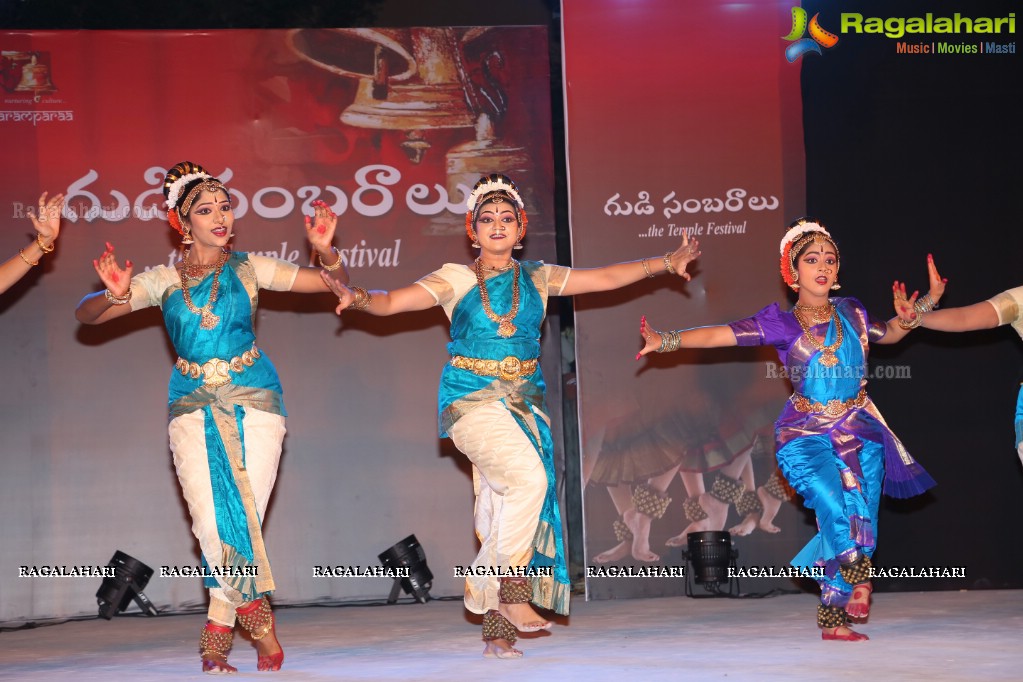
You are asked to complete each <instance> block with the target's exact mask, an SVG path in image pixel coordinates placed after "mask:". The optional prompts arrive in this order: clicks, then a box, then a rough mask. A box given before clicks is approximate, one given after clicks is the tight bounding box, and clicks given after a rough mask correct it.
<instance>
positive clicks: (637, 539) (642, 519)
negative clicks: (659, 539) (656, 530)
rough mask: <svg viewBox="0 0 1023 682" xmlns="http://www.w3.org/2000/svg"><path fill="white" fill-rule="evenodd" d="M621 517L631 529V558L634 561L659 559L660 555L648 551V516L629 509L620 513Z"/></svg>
mask: <svg viewBox="0 0 1023 682" xmlns="http://www.w3.org/2000/svg"><path fill="white" fill-rule="evenodd" d="M622 519H623V520H624V521H625V525H627V526H628V527H629V530H631V531H632V558H633V559H635V560H636V561H660V560H661V557H660V556H658V555H657V554H654V553H653V552H651V551H650V521H651V519H650V517H649V516H647V515H646V514H640V513H639V512H638V511H636V510H635V509H630V510H629V511H627V512H625V514H623V515H622Z"/></svg>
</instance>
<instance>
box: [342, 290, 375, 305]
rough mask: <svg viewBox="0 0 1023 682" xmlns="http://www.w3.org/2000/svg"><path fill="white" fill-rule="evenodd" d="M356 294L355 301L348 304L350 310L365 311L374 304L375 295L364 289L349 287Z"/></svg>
mask: <svg viewBox="0 0 1023 682" xmlns="http://www.w3.org/2000/svg"><path fill="white" fill-rule="evenodd" d="M349 288H350V289H351V290H352V291H353V292H354V293H355V300H354V301H352V302H351V303H349V304H348V310H365V309H366V308H368V307H369V304H370V303H372V302H373V294H371V293H369V292H368V291H366V290H365V289H363V288H362V287H349Z"/></svg>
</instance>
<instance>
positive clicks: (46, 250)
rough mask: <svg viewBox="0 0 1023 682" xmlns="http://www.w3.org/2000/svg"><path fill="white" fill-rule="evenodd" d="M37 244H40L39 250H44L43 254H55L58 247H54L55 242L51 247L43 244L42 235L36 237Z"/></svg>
mask: <svg viewBox="0 0 1023 682" xmlns="http://www.w3.org/2000/svg"><path fill="white" fill-rule="evenodd" d="M36 244H38V245H39V248H40V249H42V250H43V253H53V250H54V249H55V248H57V247H56V246H54V245H53V242H50V245H49V246H47V245H46V244H44V243H43V235H41V234H37V235H36Z"/></svg>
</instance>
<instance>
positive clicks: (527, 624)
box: [491, 603, 551, 655]
mask: <svg viewBox="0 0 1023 682" xmlns="http://www.w3.org/2000/svg"><path fill="white" fill-rule="evenodd" d="M497 611H498V612H499V613H500V614H501V615H502V616H504V617H505V618H507V619H508V620H509V621H510V622H511V624H512V625H514V626H515V629H516V630H518V631H519V632H537V631H539V630H550V629H551V622H550V621H549V620H544V619H543V618H541V617H540V614H538V613H537V612H536V611H534V610H533V607H532V606H530V605H529V604H526V603H520V604H499V605H498V607H497ZM491 641H494V642H496V641H504V640H491ZM509 646H510V645H509ZM520 655H521V654H520Z"/></svg>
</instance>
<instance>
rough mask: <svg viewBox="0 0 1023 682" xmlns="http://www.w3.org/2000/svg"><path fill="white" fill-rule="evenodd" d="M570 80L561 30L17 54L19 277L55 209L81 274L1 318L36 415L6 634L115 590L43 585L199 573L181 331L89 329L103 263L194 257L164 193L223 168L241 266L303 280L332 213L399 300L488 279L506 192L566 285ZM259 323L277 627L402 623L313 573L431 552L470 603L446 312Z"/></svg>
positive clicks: (267, 298) (76, 38) (101, 37)
mask: <svg viewBox="0 0 1023 682" xmlns="http://www.w3.org/2000/svg"><path fill="white" fill-rule="evenodd" d="M548 54H549V48H548V39H547V32H546V29H545V28H543V27H459V28H445V27H434V28H403V29H319V30H310V29H301V30H270V31H247V30H237V31H236V30H231V31H208V32H187V33H185V32H172V31H167V32H163V31H161V32H146V31H124V32H103V31H82V32H22V33H14V32H0V59H2V63H0V76H2V78H0V88H2V89H0V148H2V149H3V160H4V163H3V164H2V166H0V207H3V210H4V212H5V213H6V219H5V221H4V229H3V230H2V232H0V254H6V255H4V256H2V257H3V258H7V257H9V256H10V255H11V254H14V255H17V250H18V248H20V247H22V246H24V245H25V244H27V243H28V239H29V238H30V234H31V233H32V226H31V224H30V222H29V221H28V219H27V218H26V217H25V209H26V207H32V206H34V205H35V200H36V198H37V197H38V196H39V193H40V192H41V191H42V190H48V191H50V192H58V191H61V192H65V193H66V194H67V196H68V201H67V208H66V212H65V218H66V220H65V221H64V226H63V229H62V232H61V235H60V239H59V241H58V243H57V249H56V251H55V253H53V254H51V255H48V256H47V257H46V258H44V259H43V263H44V264H43V266H42V267H40V268H35V269H34V270H33V272H32V273H31V274H30V275H29V276H27V277H26V278H25V279H23V280H22V281H21V282H20V283H19V284H18V285H17V286H15V287H14V288H12V289H11V290H10V291H8V292H7V293H6V294H5V295H4V297H3V298H2V299H0V311H2V313H3V317H2V324H3V330H4V333H3V339H2V341H0V349H2V350H3V352H2V353H0V373H2V375H3V376H4V377H5V381H6V382H7V385H8V386H11V387H17V388H16V389H15V390H9V391H5V392H4V395H3V397H2V398H0V415H2V416H0V432H2V433H3V434H4V439H5V444H4V452H3V458H2V461H0V466H2V471H0V518H3V519H4V521H3V523H2V524H0V541H2V542H3V545H4V546H5V547H7V548H8V549H7V550H6V551H4V552H3V553H2V556H0V593H3V595H4V596H3V599H2V600H0V622H6V621H11V620H17V619H23V618H40V617H47V616H69V615H76V614H79V613H83V612H94V610H95V599H94V598H93V596H92V595H93V593H94V592H95V589H96V587H97V586H98V585H96V584H92V583H91V582H90V581H83V580H75V581H63V582H59V583H58V582H57V581H49V582H44V581H32V580H28V579H21V580H19V579H17V578H16V576H17V575H18V571H19V567H20V566H25V565H28V566H31V565H103V564H105V563H106V562H107V560H108V559H109V558H110V556H111V555H112V554H113V552H114V551H115V550H116V549H121V550H122V551H125V552H128V553H129V554H131V555H132V556H135V557H136V558H138V559H139V560H141V561H143V562H145V563H146V564H148V565H150V566H151V567H154V568H157V567H159V566H162V565H168V566H174V565H189V566H193V565H195V564H196V562H197V560H198V554H197V551H196V548H195V547H194V541H193V540H192V538H191V535H190V533H189V524H188V520H187V515H186V513H185V510H184V506H183V503H182V502H181V500H180V496H179V493H178V491H177V482H176V481H175V479H174V475H173V470H172V469H171V468H170V459H169V456H170V455H169V452H168V451H167V445H166V400H167V394H166V385H167V378H168V376H169V374H170V372H171V365H172V363H173V360H174V355H173V353H172V351H171V349H170V347H169V344H168V343H167V341H166V339H165V335H164V332H163V329H162V328H161V327H162V324H161V321H160V319H159V314H158V312H157V311H155V310H149V311H146V312H141V313H138V314H136V315H132V316H130V317H128V318H125V319H124V320H118V321H117V322H115V323H111V324H109V325H103V326H100V327H81V326H79V325H78V324H77V323H76V322H75V319H74V316H73V311H74V308H75V305H76V304H77V302H78V301H79V300H80V299H81V297H82V296H83V295H84V294H86V293H88V292H91V291H94V290H96V289H98V288H99V287H100V285H99V282H98V278H97V277H96V274H95V272H94V271H93V266H92V261H93V259H94V258H97V257H98V256H99V255H100V253H101V252H102V251H103V249H104V242H111V243H112V244H114V245H115V247H116V249H117V254H118V256H119V257H120V258H121V259H125V258H128V259H131V260H132V261H133V262H134V263H135V267H136V270H139V269H142V268H146V267H152V266H155V265H158V264H166V263H170V262H173V260H174V259H176V258H178V257H179V254H180V250H179V248H178V239H179V238H178V237H177V235H176V233H174V232H173V230H172V229H171V228H170V227H169V226H168V224H167V222H166V220H165V214H164V212H163V208H162V205H161V204H162V201H163V197H162V195H161V190H160V188H161V184H162V181H163V172H164V170H165V169H166V168H169V167H171V166H172V165H174V164H175V163H177V162H179V161H184V160H189V161H194V162H197V163H199V164H202V165H203V166H205V167H206V168H207V169H208V170H209V171H210V172H211V173H213V174H214V175H216V176H218V177H219V178H220V179H221V180H223V181H224V182H225V183H226V185H227V186H228V187H229V188H230V189H231V192H232V196H233V198H234V201H235V206H236V218H237V220H238V222H237V226H236V230H237V236H236V238H235V242H234V248H236V249H238V250H241V251H250V252H260V253H264V254H269V255H275V256H279V257H281V258H284V259H287V260H290V261H293V262H298V263H300V264H307V263H308V262H309V249H308V246H307V245H306V244H305V243H304V230H303V227H302V223H303V218H302V216H303V214H306V215H311V214H312V212H311V209H310V204H311V202H312V201H314V200H317V199H322V200H324V201H326V202H327V203H329V204H330V205H331V206H332V207H333V208H334V210H335V211H336V212H337V213H338V214H339V215H340V221H339V226H338V233H337V237H336V238H335V244H336V245H337V247H338V248H339V249H340V250H341V252H342V254H343V256H344V257H345V259H346V261H347V262H348V265H349V269H350V271H351V275H352V280H353V281H354V282H355V283H357V284H360V285H362V286H365V287H368V288H380V289H390V288H394V287H397V286H404V285H407V284H409V283H411V282H412V281H414V280H415V279H418V278H419V277H421V276H423V275H425V274H427V273H429V272H431V271H433V270H435V269H437V268H439V267H440V266H441V265H442V264H443V263H445V262H452V261H453V262H469V261H470V260H471V259H472V258H473V253H472V250H471V248H470V247H469V242H468V239H467V238H466V236H465V233H464V215H465V200H466V196H467V194H468V189H469V188H470V187H471V186H472V184H473V183H474V182H475V181H476V179H477V178H478V177H479V176H480V175H481V174H484V173H489V172H495V171H500V172H504V173H507V174H509V175H510V176H512V177H513V178H514V179H515V180H516V182H517V183H518V184H519V186H520V187H521V188H522V190H523V194H524V195H525V199H526V201H527V203H528V205H529V216H530V231H529V237H528V238H527V240H526V241H527V247H526V248H527V250H526V251H524V252H523V253H524V254H525V257H527V258H532V259H546V260H547V261H553V260H554V218H553V206H554V200H553V186H554V178H553V157H552V150H551V124H550V120H551V118H550V77H549V64H548V62H549V58H548ZM260 303H261V308H260V315H259V320H258V334H259V345H260V348H262V349H264V350H265V351H266V352H267V353H268V354H269V356H270V357H272V358H273V361H274V363H275V365H276V366H277V368H278V369H279V371H280V374H281V380H282V384H283V386H284V390H285V401H286V403H287V408H288V413H289V417H288V436H287V439H286V440H285V456H284V458H283V460H282V465H281V472H280V476H279V478H278V480H277V488H276V492H275V496H274V498H273V500H272V501H271V507H270V512H269V513H268V516H267V522H266V537H267V546H268V548H269V551H270V555H271V556H270V559H271V561H273V562H274V573H275V576H278V592H277V594H276V595H275V596H276V598H277V600H278V601H279V602H281V603H303V602H310V601H321V600H325V599H341V600H343V599H348V598H366V597H374V596H379V597H382V596H384V595H386V594H387V592H388V590H389V589H390V584H389V583H386V582H384V581H380V580H379V579H376V580H375V579H372V578H366V579H363V578H357V579H324V578H317V577H316V576H315V575H314V571H313V567H314V566H322V565H330V566H337V565H364V566H365V565H376V564H377V559H376V557H377V554H379V553H380V552H381V551H383V550H385V549H386V548H388V547H390V546H391V545H393V544H394V543H395V542H396V541H397V540H399V539H400V538H403V537H405V536H407V535H409V534H410V533H416V534H417V537H418V539H419V540H420V542H421V543H422V545H423V546H424V548H425V549H426V551H427V552H428V554H429V559H430V565H431V567H432V570H433V572H434V574H435V576H436V579H435V581H434V595H435V596H441V595H444V594H459V593H461V590H462V583H461V581H459V580H458V579H457V578H455V577H454V571H453V567H454V566H456V565H464V564H466V563H467V562H468V561H469V559H470V558H471V557H472V556H474V554H475V548H474V542H475V538H474V536H473V532H472V524H471V513H472V500H473V498H472V488H471V484H470V480H471V477H470V476H469V472H468V468H467V465H466V464H465V463H464V462H463V459H462V458H461V457H460V455H457V453H455V452H453V448H452V447H451V446H450V445H448V442H447V441H440V440H439V439H438V437H437V422H436V391H437V381H438V377H439V375H440V370H441V368H442V366H443V364H444V363H445V362H446V361H447V357H448V356H447V353H446V351H445V344H446V342H447V341H448V335H447V329H448V327H447V320H446V318H445V316H444V314H443V312H442V311H441V310H440V309H434V310H430V311H426V312H424V313H422V314H413V315H408V316H401V317H397V318H388V319H378V318H371V317H370V316H366V315H360V314H347V315H346V316H345V318H344V321H343V322H342V323H339V322H338V320H337V318H336V317H334V315H333V310H332V308H333V305H334V304H335V300H334V299H332V297H330V296H329V295H326V294H324V295H322V296H310V297H300V296H293V295H289V294H274V293H265V295H263V296H261V299H260ZM554 342H555V343H557V334H556V333H555V334H554ZM548 357H549V359H547V358H545V361H544V366H545V371H548V372H553V374H552V379H556V378H557V376H558V373H559V365H558V362H557V360H558V358H557V355H554V356H548ZM550 383H551V384H552V386H555V387H556V386H558V385H559V383H560V382H558V381H556V380H552V381H551V382H550ZM552 404H554V405H558V404H560V400H559V399H557V398H556V397H555V399H554V400H552ZM370 491H372V492H370ZM146 591H147V593H148V594H149V597H150V598H151V599H152V600H153V601H154V603H156V604H157V605H158V606H163V607H166V608H177V607H182V606H187V605H189V604H190V603H193V602H201V601H203V599H204V597H203V592H202V590H201V587H200V583H199V581H198V580H179V579H166V578H165V579H162V580H161V579H156V578H154V580H153V582H152V583H151V584H150V586H149V587H148V588H147V590H146Z"/></svg>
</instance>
